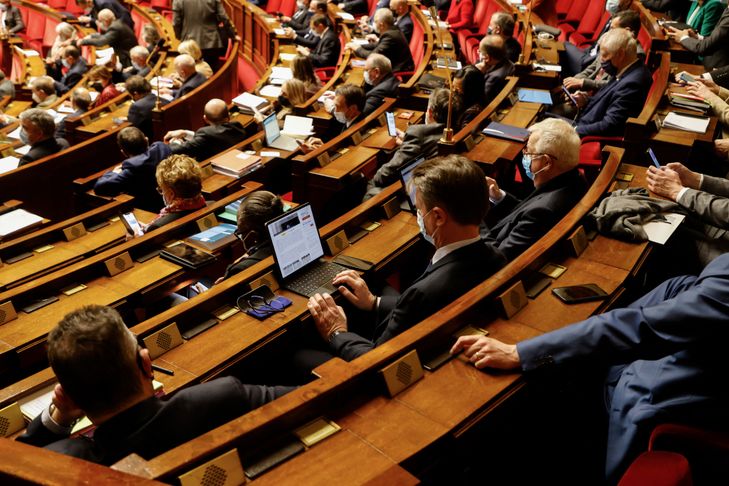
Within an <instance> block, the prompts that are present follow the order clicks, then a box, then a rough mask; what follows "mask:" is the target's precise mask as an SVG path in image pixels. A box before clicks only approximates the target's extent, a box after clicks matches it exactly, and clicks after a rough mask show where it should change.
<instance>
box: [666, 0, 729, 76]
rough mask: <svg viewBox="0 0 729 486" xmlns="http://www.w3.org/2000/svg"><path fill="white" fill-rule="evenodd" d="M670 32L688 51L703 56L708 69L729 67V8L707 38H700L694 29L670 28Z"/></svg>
mask: <svg viewBox="0 0 729 486" xmlns="http://www.w3.org/2000/svg"><path fill="white" fill-rule="evenodd" d="M668 31H669V35H671V36H672V37H673V38H674V39H675V40H677V41H678V42H680V43H681V45H682V46H684V47H685V48H686V49H688V50H689V51H691V52H693V53H695V54H696V55H698V56H703V58H704V67H705V68H706V69H714V68H720V67H723V66H726V65H729V7H727V8H725V9H724V12H723V13H722V14H721V17H719V21H718V22H717V23H716V26H715V27H714V30H712V31H711V34H709V35H708V36H707V37H703V38H700V37H699V35H698V34H697V33H696V32H694V31H693V30H692V29H686V30H678V29H676V28H674V27H669V28H668Z"/></svg>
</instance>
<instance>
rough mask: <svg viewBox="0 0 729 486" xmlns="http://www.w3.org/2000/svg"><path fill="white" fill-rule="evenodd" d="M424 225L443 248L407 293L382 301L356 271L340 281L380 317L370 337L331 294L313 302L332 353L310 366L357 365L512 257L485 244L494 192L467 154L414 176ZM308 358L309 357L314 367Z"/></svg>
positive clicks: (355, 301) (433, 163) (360, 305)
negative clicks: (354, 326) (483, 228)
mask: <svg viewBox="0 0 729 486" xmlns="http://www.w3.org/2000/svg"><path fill="white" fill-rule="evenodd" d="M412 180H413V190H414V192H415V201H416V207H417V209H418V224H419V225H420V231H421V233H422V235H423V237H424V238H425V240H426V241H428V242H430V243H431V244H432V245H433V246H435V254H434V255H433V257H432V259H431V261H430V264H429V265H428V268H427V269H426V270H425V272H424V273H423V274H422V275H421V276H420V277H419V278H418V279H417V280H415V282H413V284H412V285H410V287H408V288H407V289H405V290H404V291H403V293H402V294H401V295H383V296H381V297H377V296H375V295H374V294H372V292H371V291H370V290H369V288H368V286H367V284H366V283H365V281H364V280H362V278H361V277H360V276H359V274H358V273H357V272H355V271H351V270H347V271H344V272H342V273H340V274H338V275H337V276H336V277H335V278H334V281H333V283H334V285H335V286H337V287H338V289H339V292H340V293H341V294H342V296H343V297H344V299H345V300H346V301H348V302H349V303H350V304H352V305H353V306H354V307H356V308H357V309H359V310H361V311H364V312H370V313H372V315H373V317H374V319H373V320H372V323H370V325H369V327H371V329H368V330H367V331H366V332H367V336H368V337H364V336H362V335H359V334H357V333H355V332H351V331H350V330H349V324H348V322H347V313H346V312H345V310H344V309H343V308H342V307H339V306H337V304H336V303H335V302H334V299H333V298H332V297H331V295H329V294H324V295H320V294H316V295H314V296H313V297H312V298H310V299H309V304H308V307H309V312H310V313H311V316H312V317H313V319H314V322H315V324H316V327H317V330H318V331H319V334H320V335H321V337H322V339H323V340H324V341H325V342H326V343H327V345H328V346H327V348H328V353H330V354H329V356H327V354H326V353H321V354H319V355H318V356H316V355H309V356H304V355H303V353H302V356H301V363H302V364H303V365H304V366H307V365H308V366H311V365H317V364H319V363H317V362H316V361H323V360H325V359H326V358H327V357H330V356H331V355H334V356H338V357H340V358H342V359H344V360H347V361H351V360H353V359H355V358H357V357H358V356H361V355H363V354H364V353H366V352H367V351H369V350H371V349H373V348H374V347H376V346H379V345H381V344H382V343H384V342H386V341H388V340H390V339H392V338H393V337H395V336H397V335H398V334H400V333H402V332H405V331H406V330H408V329H410V328H411V327H413V326H414V325H416V324H417V323H419V322H420V321H422V320H423V319H425V318H427V317H429V316H430V315H432V314H433V313H435V312H437V311H439V310H440V309H442V308H443V307H445V306H446V305H448V304H450V303H451V302H453V301H454V300H455V299H457V298H458V297H460V296H461V295H462V294H464V293H465V292H467V291H469V290H471V289H472V288H473V287H475V286H476V285H479V284H480V283H481V282H483V281H484V280H486V279H487V278H488V277H490V276H491V275H492V274H493V273H495V272H496V271H497V270H499V269H500V268H501V267H502V266H503V265H504V263H505V259H504V256H503V255H502V254H501V253H500V252H499V251H498V250H497V249H495V248H494V247H493V246H491V245H490V244H488V243H485V242H484V241H483V240H481V238H480V236H479V233H478V225H479V223H480V221H481V220H482V219H483V217H484V216H485V215H486V212H487V210H488V188H487V187H486V182H485V180H484V178H483V172H482V171H481V169H479V168H478V166H477V165H476V164H474V163H473V162H471V161H470V160H468V159H466V158H465V157H462V156H459V155H450V156H447V157H437V158H435V159H431V160H428V161H425V162H423V163H422V164H421V165H420V166H418V167H417V168H416V169H415V170H414V171H413V179H412ZM306 360H309V361H308V362H306Z"/></svg>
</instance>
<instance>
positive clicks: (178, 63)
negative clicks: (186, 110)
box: [162, 54, 207, 99]
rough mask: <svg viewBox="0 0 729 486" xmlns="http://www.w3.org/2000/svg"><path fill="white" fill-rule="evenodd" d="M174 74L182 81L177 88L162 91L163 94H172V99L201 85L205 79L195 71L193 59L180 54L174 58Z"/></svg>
mask: <svg viewBox="0 0 729 486" xmlns="http://www.w3.org/2000/svg"><path fill="white" fill-rule="evenodd" d="M175 72H176V73H177V77H179V78H180V79H181V80H182V84H181V85H180V87H179V88H177V89H173V90H170V91H167V90H165V89H164V88H163V89H162V92H163V93H166V92H167V93H169V92H171V93H172V97H173V99H177V98H181V97H183V96H185V95H186V94H187V93H189V92H190V91H192V90H194V89H195V88H197V87H198V86H200V85H201V84H203V83H204V82H205V81H206V80H207V78H206V77H205V76H203V75H202V74H200V73H199V72H197V71H196V70H195V59H193V58H192V56H189V55H187V54H180V55H179V56H177V57H176V58H175Z"/></svg>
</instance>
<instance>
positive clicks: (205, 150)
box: [172, 122, 247, 162]
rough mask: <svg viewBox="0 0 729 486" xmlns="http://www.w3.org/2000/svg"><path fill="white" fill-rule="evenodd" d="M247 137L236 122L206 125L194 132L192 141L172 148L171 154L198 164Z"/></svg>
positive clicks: (241, 126) (243, 129)
mask: <svg viewBox="0 0 729 486" xmlns="http://www.w3.org/2000/svg"><path fill="white" fill-rule="evenodd" d="M246 137H247V135H246V131H245V128H243V125H241V124H240V123H238V122H225V123H221V124H220V125H207V126H204V127H202V128H200V129H198V131H196V132H195V136H194V137H193V138H192V140H189V141H187V142H185V143H182V144H179V145H173V146H172V153H173V154H185V155H189V156H190V157H194V158H195V159H197V161H198V162H202V161H203V160H205V159H207V158H209V157H212V156H213V155H215V154H217V153H219V152H222V151H223V150H225V149H227V148H229V147H232V146H233V145H235V144H236V143H238V142H241V141H243V140H244V139H245V138H246Z"/></svg>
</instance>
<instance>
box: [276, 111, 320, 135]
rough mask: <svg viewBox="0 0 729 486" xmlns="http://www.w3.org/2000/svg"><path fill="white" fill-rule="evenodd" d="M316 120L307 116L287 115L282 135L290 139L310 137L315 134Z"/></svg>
mask: <svg viewBox="0 0 729 486" xmlns="http://www.w3.org/2000/svg"><path fill="white" fill-rule="evenodd" d="M313 126H314V120H312V119H311V118H308V117H305V116H294V115H286V118H284V126H283V129H282V130H281V133H283V134H284V135H288V136H290V137H308V136H309V135H313V134H314V130H313V129H312V127H313Z"/></svg>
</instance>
